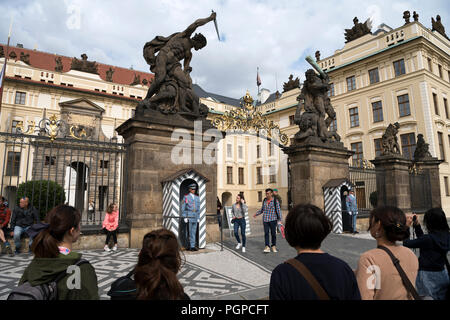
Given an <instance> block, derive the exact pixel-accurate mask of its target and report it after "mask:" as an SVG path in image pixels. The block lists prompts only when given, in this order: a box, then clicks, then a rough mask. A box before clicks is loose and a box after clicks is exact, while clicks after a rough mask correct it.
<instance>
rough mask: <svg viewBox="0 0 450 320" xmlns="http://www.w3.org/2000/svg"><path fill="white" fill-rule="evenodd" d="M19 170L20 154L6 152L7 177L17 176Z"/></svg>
mask: <svg viewBox="0 0 450 320" xmlns="http://www.w3.org/2000/svg"><path fill="white" fill-rule="evenodd" d="M19 169H20V152H14V151H8V164H7V165H6V175H7V176H18V175H19Z"/></svg>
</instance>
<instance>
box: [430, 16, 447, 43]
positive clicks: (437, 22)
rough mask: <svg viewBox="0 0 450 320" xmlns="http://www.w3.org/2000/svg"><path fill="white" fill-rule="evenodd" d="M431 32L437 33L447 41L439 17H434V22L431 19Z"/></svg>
mask: <svg viewBox="0 0 450 320" xmlns="http://www.w3.org/2000/svg"><path fill="white" fill-rule="evenodd" d="M431 31H437V32H438V33H440V34H442V35H443V36H444V37H446V38H447V39H448V37H447V34H446V33H445V28H444V25H443V24H442V22H441V16H440V15H437V16H436V20H434V18H433V17H432V18H431Z"/></svg>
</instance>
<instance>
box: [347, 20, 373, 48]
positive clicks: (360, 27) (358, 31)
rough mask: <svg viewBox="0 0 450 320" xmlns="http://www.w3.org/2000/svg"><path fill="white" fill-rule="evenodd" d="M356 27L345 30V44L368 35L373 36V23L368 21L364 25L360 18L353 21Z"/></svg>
mask: <svg viewBox="0 0 450 320" xmlns="http://www.w3.org/2000/svg"><path fill="white" fill-rule="evenodd" d="M353 24H354V26H353V27H352V28H351V29H345V34H344V35H345V43H347V42H350V41H353V40H355V39H358V38H360V37H362V36H364V35H366V34H369V33H370V34H371V33H372V32H371V31H370V29H371V28H372V22H371V20H370V18H369V19H367V20H366V21H365V22H364V23H360V22H359V21H358V18H357V17H355V18H354V19H353Z"/></svg>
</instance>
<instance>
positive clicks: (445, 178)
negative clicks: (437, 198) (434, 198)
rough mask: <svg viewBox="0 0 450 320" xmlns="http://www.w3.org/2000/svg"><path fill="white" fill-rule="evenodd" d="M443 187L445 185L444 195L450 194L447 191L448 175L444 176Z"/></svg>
mask: <svg viewBox="0 0 450 320" xmlns="http://www.w3.org/2000/svg"><path fill="white" fill-rule="evenodd" d="M444 187H445V195H446V196H447V197H448V196H450V192H449V191H448V177H444Z"/></svg>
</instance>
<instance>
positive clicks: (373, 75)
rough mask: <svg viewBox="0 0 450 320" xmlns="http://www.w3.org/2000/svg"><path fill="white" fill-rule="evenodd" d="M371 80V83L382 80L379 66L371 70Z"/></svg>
mask: <svg viewBox="0 0 450 320" xmlns="http://www.w3.org/2000/svg"><path fill="white" fill-rule="evenodd" d="M369 80H370V84H374V83H377V82H380V75H379V73H378V68H375V69H372V70H369Z"/></svg>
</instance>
